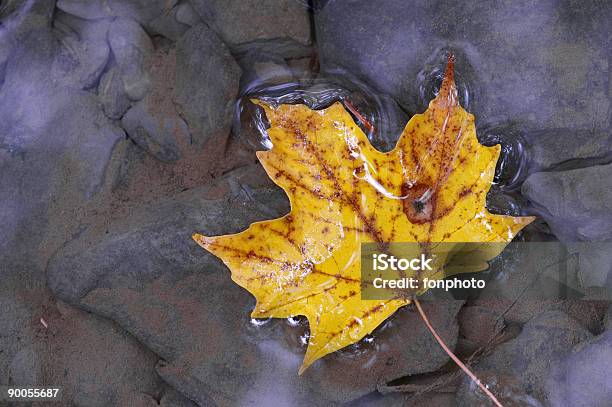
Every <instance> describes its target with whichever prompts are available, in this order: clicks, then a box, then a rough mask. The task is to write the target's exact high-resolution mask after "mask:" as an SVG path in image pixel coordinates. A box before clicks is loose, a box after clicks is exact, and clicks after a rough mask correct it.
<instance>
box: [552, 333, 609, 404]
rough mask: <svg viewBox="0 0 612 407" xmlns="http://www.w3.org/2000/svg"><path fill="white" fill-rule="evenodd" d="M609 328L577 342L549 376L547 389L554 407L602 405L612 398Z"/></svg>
mask: <svg viewBox="0 0 612 407" xmlns="http://www.w3.org/2000/svg"><path fill="white" fill-rule="evenodd" d="M610 366H612V331H607V332H605V333H603V334H602V335H600V336H598V337H596V338H594V339H592V340H590V341H585V342H583V343H580V344H579V345H577V346H576V347H575V348H574V350H573V352H572V353H571V354H570V355H568V356H567V358H566V359H565V360H563V361H562V362H561V363H559V364H558V365H557V366H556V367H555V369H554V371H553V372H554V374H553V376H552V377H550V378H549V381H548V384H547V391H548V394H549V400H550V405H551V406H554V407H562V406H576V407H605V406H608V405H609V404H610V400H612V383H611V382H610Z"/></svg>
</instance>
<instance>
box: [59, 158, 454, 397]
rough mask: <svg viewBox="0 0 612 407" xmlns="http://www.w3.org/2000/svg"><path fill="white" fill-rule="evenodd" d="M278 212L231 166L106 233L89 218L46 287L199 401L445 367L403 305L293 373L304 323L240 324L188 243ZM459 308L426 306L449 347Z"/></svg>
mask: <svg viewBox="0 0 612 407" xmlns="http://www.w3.org/2000/svg"><path fill="white" fill-rule="evenodd" d="M288 210H289V208H288V205H287V199H286V197H285V195H284V193H283V192H282V191H280V190H279V189H278V188H276V187H274V186H272V184H271V182H270V181H269V180H268V179H267V177H266V176H265V175H264V174H263V171H262V169H261V168H260V167H259V166H252V167H246V168H243V169H240V170H236V171H234V172H232V173H230V174H228V176H226V177H225V178H224V179H221V180H219V181H217V182H215V183H214V184H212V185H209V186H206V187H202V188H198V189H195V190H190V191H186V192H183V193H181V194H179V195H178V196H177V197H175V198H174V199H172V200H169V201H167V202H162V203H158V204H154V205H151V206H148V207H146V208H143V209H142V210H140V211H138V212H135V213H132V214H131V216H129V218H126V219H123V220H119V221H115V222H113V223H112V224H110V225H107V224H106V223H105V222H104V220H103V219H102V220H100V223H99V224H98V225H97V226H95V227H92V228H90V229H89V230H87V231H85V232H83V233H82V234H81V235H80V236H79V237H78V238H76V239H75V240H73V241H72V242H70V243H69V244H67V245H66V246H65V247H64V248H62V249H61V250H60V251H59V252H58V253H57V254H56V255H55V256H54V258H53V260H52V261H51V262H50V263H49V267H48V270H47V275H48V283H49V286H50V287H51V289H52V290H53V292H54V293H55V294H56V295H57V296H59V297H60V298H62V299H64V300H66V301H68V302H70V303H71V304H74V305H77V306H79V307H83V308H85V309H87V310H89V311H92V312H95V313H97V314H100V315H103V316H105V317H108V318H110V319H112V320H114V321H116V322H118V323H119V324H120V325H121V326H122V327H124V328H125V329H126V330H128V332H130V333H132V334H133V335H134V336H136V337H137V338H138V339H139V340H140V341H142V342H143V343H144V344H146V346H147V347H149V348H150V349H152V350H153V351H154V352H155V353H157V354H158V355H160V356H161V357H162V358H163V359H164V361H163V362H161V363H160V364H159V365H158V366H157V370H158V372H159V374H160V375H161V376H162V378H164V380H166V381H167V382H168V383H170V384H171V385H172V386H175V387H177V388H178V389H179V390H180V391H181V392H182V393H183V394H185V395H187V396H188V397H189V398H191V399H192V400H195V401H196V402H198V403H199V404H204V405H207V403H210V401H211V400H214V402H216V403H218V404H228V403H229V404H234V405H236V404H238V405H244V404H249V403H250V404H255V405H258V403H259V404H266V405H270V404H274V403H276V404H279V403H280V404H285V405H298V406H301V405H322V406H323V405H325V406H327V405H330V403H335V402H347V401H351V400H354V399H356V398H359V397H360V396H362V395H365V394H367V393H370V392H372V391H374V390H375V388H376V385H377V384H384V383H385V382H387V381H390V380H393V379H395V378H398V377H401V376H405V375H408V374H416V373H423V372H429V371H433V370H436V369H438V368H439V367H440V366H441V365H443V364H444V363H446V361H447V360H448V357H447V355H446V354H445V353H444V352H443V351H442V350H441V349H440V348H439V346H438V345H437V343H436V342H435V339H434V338H433V337H432V336H431V334H430V333H429V331H428V330H427V329H426V327H425V326H424V324H423V323H422V321H420V317H418V315H417V314H416V312H414V311H411V310H407V309H403V310H401V311H399V312H398V313H397V315H396V316H394V317H393V318H392V320H390V321H389V322H388V323H387V324H385V326H384V327H381V328H380V332H378V333H376V334H375V339H374V343H373V344H369V343H368V342H364V343H362V344H361V345H356V346H355V347H349V348H348V349H346V350H343V351H341V352H338V353H335V354H332V355H329V356H327V357H325V358H323V359H322V360H321V361H320V362H318V363H315V364H314V365H313V366H312V367H311V368H310V369H309V370H308V371H307V372H306V373H305V374H304V375H303V376H301V377H299V376H298V375H297V371H298V368H299V366H300V364H301V361H302V358H303V354H304V351H305V348H304V345H303V343H302V342H301V340H300V337H301V335H303V329H304V327H295V326H292V324H288V325H287V322H284V321H282V320H272V321H269V322H268V323H260V322H258V323H252V322H250V318H249V312H250V310H251V308H252V307H253V305H254V304H253V301H252V297H251V296H250V295H249V294H248V293H247V292H246V291H245V290H243V289H242V288H240V287H239V286H237V285H236V284H235V283H233V282H232V281H231V279H230V273H229V271H228V270H227V269H226V268H225V267H224V266H223V265H222V264H221V262H220V261H219V260H218V259H216V258H215V257H214V256H212V255H210V254H209V253H207V252H206V251H204V250H202V249H201V248H200V247H198V246H197V245H196V244H195V243H194V242H193V240H192V239H191V234H192V233H193V232H196V231H198V232H202V233H205V234H208V235H218V234H225V233H231V232H236V231H239V230H242V229H244V228H245V227H247V226H248V224H249V223H251V222H253V221H256V220H262V219H270V218H274V217H278V216H280V215H282V214H284V213H286V212H288ZM459 307H460V303H457V302H454V301H450V302H443V301H440V302H436V303H432V304H427V305H425V308H426V312H428V314H429V317H430V319H431V321H432V324H434V326H436V328H437V329H438V331H439V332H440V334H441V335H442V336H443V337H444V338H445V340H446V341H447V343H448V344H449V346H451V347H452V346H454V343H455V341H456V338H457V331H458V325H457V322H456V313H457V311H458V309H459ZM259 325H261V326H259ZM356 371H358V372H359V374H358V375H356V374H355V372H356ZM356 377H358V378H359V380H355V378H356ZM272 386H273V387H272ZM271 388H274V390H271ZM313 395H314V396H313Z"/></svg>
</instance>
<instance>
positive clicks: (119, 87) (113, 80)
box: [98, 65, 131, 120]
mask: <svg viewBox="0 0 612 407" xmlns="http://www.w3.org/2000/svg"><path fill="white" fill-rule="evenodd" d="M98 98H99V99H100V102H101V103H102V107H103V108H104V113H105V114H106V116H108V117H109V118H110V119H115V120H117V119H120V118H121V116H123V114H124V113H125V112H126V111H127V110H128V109H129V108H130V104H131V102H130V99H129V98H128V96H127V93H126V92H125V88H124V86H123V81H122V80H121V72H120V71H119V68H118V67H117V66H116V65H113V66H111V67H110V68H109V69H108V70H107V71H106V72H105V73H104V75H102V78H100V84H99V86H98Z"/></svg>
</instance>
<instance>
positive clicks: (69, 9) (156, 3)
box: [57, 0, 177, 23]
mask: <svg viewBox="0 0 612 407" xmlns="http://www.w3.org/2000/svg"><path fill="white" fill-rule="evenodd" d="M176 1H177V0H58V1H57V8H59V9H60V10H63V11H65V12H66V13H69V14H73V15H75V16H78V17H81V18H86V19H91V20H96V19H100V18H107V17H127V18H132V19H134V20H136V21H138V22H140V23H147V22H149V21H151V20H152V19H154V18H155V17H157V16H159V15H160V14H162V13H163V12H165V11H167V10H170V9H171V8H172V7H173V6H174V4H176Z"/></svg>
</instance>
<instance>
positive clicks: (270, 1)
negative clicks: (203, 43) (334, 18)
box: [189, 0, 310, 45]
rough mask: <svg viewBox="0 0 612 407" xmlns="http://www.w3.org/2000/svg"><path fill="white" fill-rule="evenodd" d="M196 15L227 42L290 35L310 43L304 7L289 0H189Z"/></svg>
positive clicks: (308, 24) (297, 39)
mask: <svg viewBox="0 0 612 407" xmlns="http://www.w3.org/2000/svg"><path fill="white" fill-rule="evenodd" d="M189 2H190V3H191V5H192V6H193V8H194V9H195V10H196V11H197V12H198V14H199V15H200V17H201V18H202V19H203V20H204V21H206V23H207V24H209V25H210V26H211V27H212V28H213V29H214V30H215V31H216V32H217V33H218V34H219V36H220V37H221V38H222V39H223V41H225V42H226V43H228V44H230V45H236V44H241V43H245V42H250V41H255V40H269V39H275V38H290V39H293V40H295V41H297V42H299V43H301V44H309V43H310V21H309V17H308V10H307V7H306V6H305V5H303V4H300V3H299V2H297V1H292V0H264V1H257V0H189Z"/></svg>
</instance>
